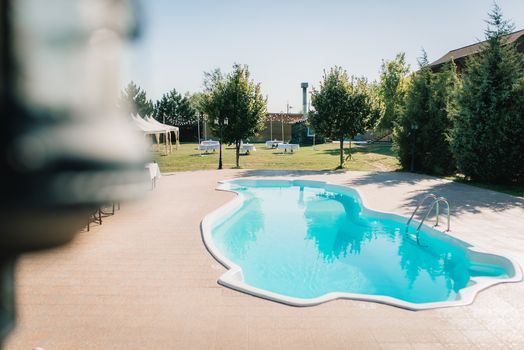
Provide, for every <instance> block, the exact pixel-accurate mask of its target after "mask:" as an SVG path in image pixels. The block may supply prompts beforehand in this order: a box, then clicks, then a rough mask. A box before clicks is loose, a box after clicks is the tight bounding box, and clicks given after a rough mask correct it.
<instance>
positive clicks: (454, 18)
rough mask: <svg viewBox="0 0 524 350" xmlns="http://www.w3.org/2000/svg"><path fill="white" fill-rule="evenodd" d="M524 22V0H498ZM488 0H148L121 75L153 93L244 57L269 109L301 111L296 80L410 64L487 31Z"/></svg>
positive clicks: (191, 83) (195, 87)
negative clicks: (386, 63)
mask: <svg viewBox="0 0 524 350" xmlns="http://www.w3.org/2000/svg"><path fill="white" fill-rule="evenodd" d="M497 3H498V4H499V5H500V6H501V8H502V10H503V12H504V14H505V16H506V18H508V19H511V20H512V21H513V22H514V23H515V25H516V29H517V30H518V29H524V0H499V1H497ZM492 6H493V1H492V0H439V1H434V0H433V1H429V0H396V1H392V0H389V1H386V0H382V1H380V0H366V1H362V0H359V1H356V0H346V1H343V0H324V1H320V0H316V1H310V0H302V1H295V0H288V1H285V0H280V1H277V0H265V1H258V0H256V1H250V0H222V1H220V0H185V1H182V0H173V1H169V0H149V1H145V0H144V1H142V12H143V13H142V15H143V16H142V18H143V20H144V21H143V24H144V26H143V35H142V36H141V38H140V39H139V40H138V41H137V42H135V43H133V44H132V45H131V46H130V48H129V53H128V60H127V61H126V64H125V67H124V77H123V78H124V82H123V83H122V84H123V85H124V84H125V83H127V81H129V80H134V81H135V82H137V83H138V84H139V85H140V86H142V87H143V88H144V89H145V90H146V91H147V93H148V95H149V96H150V97H151V98H153V99H157V98H159V97H160V96H161V95H162V94H163V93H165V92H167V91H169V90H170V89H172V88H176V89H177V91H179V92H182V93H183V92H186V91H189V92H197V91H200V90H201V89H202V80H203V72H205V71H210V70H212V69H214V68H217V67H218V68H220V69H222V70H223V71H225V72H228V71H229V70H230V69H231V66H232V64H233V63H235V62H237V63H242V64H247V65H249V67H250V71H251V73H252V78H253V79H254V80H255V81H256V82H260V83H261V84H262V91H263V93H264V94H265V95H267V96H268V110H269V111H271V112H279V111H282V110H285V109H286V103H287V102H289V103H290V105H292V106H293V107H294V108H293V109H292V111H299V110H300V105H301V91H300V83H301V82H302V81H307V82H309V84H310V86H311V85H313V86H318V85H319V81H320V79H321V77H322V72H323V70H324V69H326V68H329V67H331V66H333V65H340V66H342V67H343V68H345V69H347V70H348V72H349V73H350V74H352V75H358V76H365V77H367V78H368V79H369V80H375V79H377V78H378V75H379V69H380V64H381V61H382V59H392V58H394V56H395V54H396V53H398V52H405V53H406V58H407V60H408V62H409V63H410V65H411V67H412V68H416V65H417V63H416V62H417V57H419V56H420V54H421V49H422V48H424V49H425V50H426V51H427V53H428V57H429V60H430V61H432V60H436V59H438V58H439V57H441V56H442V55H444V54H445V53H446V52H448V51H449V50H451V49H455V48H458V47H461V46H465V45H469V44H471V43H474V42H475V41H476V40H477V39H482V38H483V36H484V29H485V28H486V24H485V22H484V20H485V19H486V18H487V13H488V11H490V10H491V8H492Z"/></svg>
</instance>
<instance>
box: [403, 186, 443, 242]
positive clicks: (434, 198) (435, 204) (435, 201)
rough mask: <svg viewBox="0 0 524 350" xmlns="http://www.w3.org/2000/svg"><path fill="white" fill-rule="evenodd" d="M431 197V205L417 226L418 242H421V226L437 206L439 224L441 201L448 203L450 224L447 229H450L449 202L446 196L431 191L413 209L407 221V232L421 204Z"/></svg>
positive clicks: (436, 224) (436, 217) (436, 223)
mask: <svg viewBox="0 0 524 350" xmlns="http://www.w3.org/2000/svg"><path fill="white" fill-rule="evenodd" d="M430 198H431V199H432V202H431V205H430V206H429V208H428V210H426V214H425V215H424V217H423V218H422V220H421V221H420V224H419V225H418V227H417V231H416V237H417V243H418V242H419V240H418V238H419V234H420V228H421V227H422V224H424V221H425V220H426V219H427V218H428V216H429V214H430V213H431V211H432V210H433V208H435V207H436V210H435V226H438V220H439V216H440V203H444V204H446V209H447V219H448V226H447V229H446V231H449V224H450V222H449V221H450V215H449V202H448V200H447V199H446V198H444V197H437V196H436V195H435V194H433V193H430V194H428V195H427V196H425V197H424V198H422V200H421V201H420V202H419V203H418V205H417V207H416V208H415V210H414V211H413V214H411V217H410V218H409V220H408V222H406V234H407V233H408V229H409V224H410V223H411V221H412V220H413V217H414V216H415V214H416V213H417V211H418V209H419V208H420V206H421V205H422V204H424V203H425V202H426V200H428V199H430Z"/></svg>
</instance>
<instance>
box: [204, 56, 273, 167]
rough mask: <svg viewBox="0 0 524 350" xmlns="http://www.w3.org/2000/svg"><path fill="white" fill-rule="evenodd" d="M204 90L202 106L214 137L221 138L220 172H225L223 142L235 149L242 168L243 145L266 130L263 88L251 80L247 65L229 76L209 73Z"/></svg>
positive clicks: (241, 66)
mask: <svg viewBox="0 0 524 350" xmlns="http://www.w3.org/2000/svg"><path fill="white" fill-rule="evenodd" d="M204 87H205V94H204V97H203V98H202V101H201V104H202V107H203V109H204V112H205V113H206V114H207V115H208V116H209V118H210V122H211V124H210V127H211V129H212V131H213V133H214V134H215V135H220V155H219V165H218V168H219V169H222V143H223V142H225V143H227V144H234V145H235V151H236V166H237V168H238V167H239V166H240V145H241V142H242V140H246V139H247V138H249V137H252V136H255V135H256V134H257V132H258V131H259V130H260V129H261V128H262V126H263V118H264V116H265V115H266V113H267V99H266V98H265V97H263V96H262V93H261V90H260V84H255V83H254V82H253V81H252V80H250V73H249V68H248V66H246V65H239V64H234V65H233V71H232V72H231V73H230V74H228V75H226V76H224V75H223V74H222V73H221V72H220V71H219V70H215V71H213V72H211V73H207V74H206V77H205V83H204Z"/></svg>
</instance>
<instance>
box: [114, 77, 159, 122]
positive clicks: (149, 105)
mask: <svg viewBox="0 0 524 350" xmlns="http://www.w3.org/2000/svg"><path fill="white" fill-rule="evenodd" d="M119 106H120V108H123V109H127V110H128V111H130V112H131V113H138V114H139V115H140V116H141V117H145V116H146V115H153V114H154V112H155V108H154V106H153V101H151V100H150V99H148V98H147V95H146V92H145V91H144V90H142V88H140V87H139V86H138V85H136V84H135V83H134V82H133V81H130V82H129V84H127V86H126V87H125V88H124V90H122V91H121V92H120V100H119Z"/></svg>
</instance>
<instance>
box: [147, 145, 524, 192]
mask: <svg viewBox="0 0 524 350" xmlns="http://www.w3.org/2000/svg"><path fill="white" fill-rule="evenodd" d="M256 148H257V151H256V152H252V153H251V154H249V155H241V156H240V167H241V168H243V169H289V170H334V169H336V168H337V167H338V164H339V155H338V152H339V150H338V144H332V143H326V144H322V145H317V146H315V147H314V148H313V147H312V146H304V147H300V150H299V151H297V152H294V153H282V152H281V151H280V150H277V149H266V148H265V144H263V143H260V144H256ZM162 150H163V148H162V147H160V148H159V150H157V149H156V148H155V146H153V159H154V160H155V161H156V162H157V163H158V165H159V166H160V170H161V171H162V172H172V171H191V170H207V169H217V167H218V151H217V152H211V153H207V154H204V153H202V152H200V151H198V150H197V144H196V143H184V144H181V145H180V147H179V149H178V150H177V151H175V150H173V153H171V154H170V155H167V156H165V155H163V154H162ZM345 151H346V154H347V151H348V148H347V147H346V148H345ZM223 152H224V154H223V163H224V164H223V165H224V169H229V168H234V167H235V149H234V148H233V147H227V146H226V147H225V148H224V149H223ZM351 154H352V159H350V160H348V161H347V162H346V167H345V169H346V170H362V171H395V170H400V164H399V162H398V160H397V158H396V155H395V153H394V152H393V150H392V149H391V145H389V144H370V145H352V147H351ZM445 178H446V179H448V180H452V181H455V182H460V183H465V184H468V185H472V186H476V187H482V188H487V189H490V190H494V191H498V192H503V193H508V194H511V195H513V196H517V197H524V186H522V185H515V186H503V185H493V184H483V183H476V182H471V181H467V180H465V179H464V178H463V177H460V176H458V175H457V176H448V177H445Z"/></svg>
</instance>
